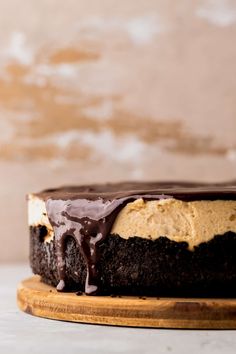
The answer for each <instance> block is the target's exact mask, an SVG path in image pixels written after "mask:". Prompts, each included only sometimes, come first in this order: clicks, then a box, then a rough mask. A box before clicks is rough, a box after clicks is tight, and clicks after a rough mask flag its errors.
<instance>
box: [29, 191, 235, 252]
mask: <svg viewBox="0 0 236 354" xmlns="http://www.w3.org/2000/svg"><path fill="white" fill-rule="evenodd" d="M29 225H32V226H37V225H45V226H46V227H47V229H48V235H47V236H46V238H45V242H50V241H51V240H52V238H53V236H54V235H53V229H52V226H51V225H50V222H49V219H48V217H47V213H46V207H45V202H44V201H43V200H41V199H40V198H38V197H35V196H33V195H30V196H29ZM227 231H232V232H235V233H236V201H233V200H232V201H231V200H226V201H225V200H214V201H193V202H183V201H180V200H176V199H162V200H154V201H146V202H145V201H144V200H143V199H138V200H136V201H134V202H132V203H128V204H127V205H126V206H125V207H124V208H123V209H122V210H121V211H120V213H119V214H118V216H117V218H116V220H115V223H114V225H113V228H112V230H111V233H112V234H118V235H120V237H122V238H125V239H128V238H129V237H132V236H138V237H142V238H147V239H152V240H155V239H157V238H158V237H160V236H166V237H168V238H169V239H170V240H173V241H176V242H182V241H185V242H187V243H188V245H189V248H190V249H193V247H194V246H197V245H199V244H200V243H202V242H207V241H209V240H211V239H212V238H213V237H214V236H215V235H222V234H224V233H225V232H227Z"/></svg>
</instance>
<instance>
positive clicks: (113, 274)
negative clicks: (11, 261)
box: [30, 226, 236, 297]
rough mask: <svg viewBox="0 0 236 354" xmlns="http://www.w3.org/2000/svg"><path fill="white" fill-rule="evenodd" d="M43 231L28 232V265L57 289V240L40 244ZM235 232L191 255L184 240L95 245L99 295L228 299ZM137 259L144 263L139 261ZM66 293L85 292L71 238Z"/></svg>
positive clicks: (235, 281)
mask: <svg viewBox="0 0 236 354" xmlns="http://www.w3.org/2000/svg"><path fill="white" fill-rule="evenodd" d="M44 233H45V230H44V229H43V228H42V227H40V226H38V227H31V229H30V249H31V251H30V263H31V267H32V270H33V272H34V273H35V274H39V275H41V277H42V280H43V281H44V282H46V283H48V284H50V285H53V286H56V285H57V284H58V281H59V275H58V272H57V257H56V249H55V242H54V241H51V242H50V243H45V242H43V237H44ZM235 249H236V234H234V233H230V232H228V233H226V234H224V235H218V236H215V237H214V239H212V240H211V241H209V242H207V243H202V244H200V245H199V246H197V247H195V249H194V251H190V250H189V249H188V247H187V244H186V243H184V242H181V243H180V242H174V241H170V240H169V239H168V238H166V237H160V238H158V239H157V240H155V241H152V240H144V239H141V238H139V237H133V238H129V239H128V240H124V239H123V238H121V237H119V236H118V235H112V236H111V235H109V236H108V237H107V238H106V239H105V240H104V242H103V243H101V244H100V245H99V256H100V262H99V269H98V272H99V274H100V277H99V289H100V292H99V293H100V294H109V295H111V294H114V295H115V294H117V295H119V294H123V295H124V294H127V295H139V296H199V297H219V296H223V297H231V296H235V295H236V257H235ZM140 260H142V261H141V262H140ZM65 263H66V277H65V280H66V289H65V290H72V291H84V289H85V282H86V264H85V260H84V257H83V255H82V254H81V251H80V248H79V247H78V245H77V243H76V242H75V240H74V239H73V238H72V237H71V238H68V239H67V242H66V248H65Z"/></svg>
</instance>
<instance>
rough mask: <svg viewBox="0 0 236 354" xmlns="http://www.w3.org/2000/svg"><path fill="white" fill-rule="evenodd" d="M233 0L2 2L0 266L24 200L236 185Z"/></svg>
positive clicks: (23, 236) (10, 248)
mask: <svg viewBox="0 0 236 354" xmlns="http://www.w3.org/2000/svg"><path fill="white" fill-rule="evenodd" d="M235 38H236V1H227V0H212V1H211V0H195V1H189V0H182V1H173V0H163V1H161V0H159V1H158V0H140V1H134V0H119V1H114V0H100V1H99V0H96V1H91V0H87V1H78V0H67V1H64V0H50V1H48V0H40V1H37V0H8V1H0V176H1V183H0V201H1V207H0V225H1V232H0V241H1V247H0V261H2V262H3V261H13V260H15V261H20V260H26V259H27V257H28V230H27V215H26V201H25V195H26V194H27V192H34V191H39V190H41V189H42V188H46V187H54V186H60V185H62V184H70V183H73V184H80V183H85V182H86V183H89V182H98V181H117V180H128V179H129V180H130V179H136V180H144V179H146V180H153V179H158V180H164V179H167V180H173V179H174V180H176V179H182V180H204V181H223V180H229V179H233V178H236V42H235Z"/></svg>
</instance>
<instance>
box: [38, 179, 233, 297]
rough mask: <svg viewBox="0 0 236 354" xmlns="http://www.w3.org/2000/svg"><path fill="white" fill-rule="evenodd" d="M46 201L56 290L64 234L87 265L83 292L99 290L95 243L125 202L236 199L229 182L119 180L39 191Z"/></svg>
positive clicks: (62, 260)
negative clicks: (131, 181)
mask: <svg viewBox="0 0 236 354" xmlns="http://www.w3.org/2000/svg"><path fill="white" fill-rule="evenodd" d="M40 195H41V196H43V197H44V199H45V201H46V209H47V214H48V217H49V221H50V223H51V225H52V227H53V229H54V235H55V247H56V252H57V267H58V275H59V279H60V281H59V283H58V285H57V290H58V291H63V290H65V289H66V265H65V249H66V240H67V238H68V237H73V238H74V239H75V241H76V242H77V244H78V246H79V248H80V251H81V254H82V255H83V257H84V260H85V263H86V266H87V276H86V283H85V293H86V294H87V295H95V294H97V293H99V274H98V262H99V252H98V245H99V244H100V243H101V242H102V241H103V240H104V239H105V238H106V237H107V236H108V235H109V233H110V232H111V229H112V226H113V223H114V221H115V219H116V217H117V215H118V213H119V212H120V210H121V209H122V208H123V207H124V206H125V205H126V204H127V203H129V202H131V201H134V200H136V199H139V198H142V199H144V200H146V201H147V200H160V199H169V198H175V199H180V200H185V201H190V200H200V199H211V200H212V199H216V198H217V199H219V198H220V199H227V198H229V195H230V197H231V199H236V187H235V185H232V183H231V184H226V185H224V186H223V185H222V184H215V185H211V186H209V185H206V184H195V183H178V184H177V183H156V182H151V183H119V184H105V185H94V186H84V187H65V188H61V189H57V190H48V191H45V192H42V193H41V194H40Z"/></svg>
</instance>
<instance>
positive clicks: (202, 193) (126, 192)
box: [34, 181, 236, 201]
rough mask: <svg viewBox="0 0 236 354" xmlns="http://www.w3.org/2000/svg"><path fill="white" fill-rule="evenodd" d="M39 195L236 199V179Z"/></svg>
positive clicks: (74, 189) (129, 184)
mask: <svg viewBox="0 0 236 354" xmlns="http://www.w3.org/2000/svg"><path fill="white" fill-rule="evenodd" d="M34 195H37V196H38V197H40V198H42V199H44V200H47V199H54V200H56V199H59V200H66V199H70V200H74V199H88V200H97V199H102V200H104V201H108V200H114V199H122V198H127V197H129V196H135V197H136V198H137V197H140V198H142V197H143V198H146V199H149V198H150V199H152V198H153V197H155V199H162V198H176V199H181V200H199V199H210V200H212V199H213V200H214V199H236V181H230V182H226V183H214V184H207V183H197V182H162V181H161V182H119V183H104V184H90V185H78V186H64V187H60V188H56V189H47V190H44V191H42V192H40V193H34Z"/></svg>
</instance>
